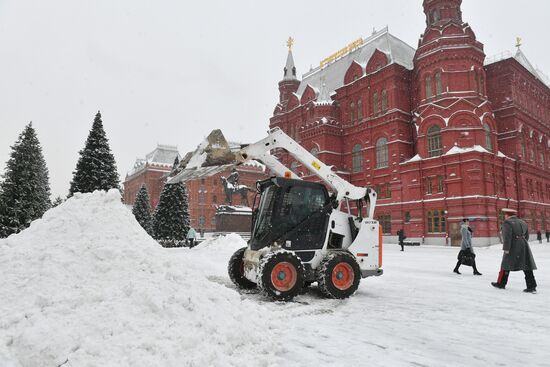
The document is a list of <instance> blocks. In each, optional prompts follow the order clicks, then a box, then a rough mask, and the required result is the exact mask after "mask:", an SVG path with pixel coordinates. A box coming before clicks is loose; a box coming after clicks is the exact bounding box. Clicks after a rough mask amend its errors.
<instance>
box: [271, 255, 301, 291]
mask: <svg viewBox="0 0 550 367" xmlns="http://www.w3.org/2000/svg"><path fill="white" fill-rule="evenodd" d="M297 278H298V272H297V271H296V267H295V266H294V265H292V264H291V263H289V262H286V261H285V262H280V263H278V264H277V265H275V266H274V267H273V270H271V284H273V286H274V287H275V289H276V290H278V291H279V292H286V291H288V290H290V289H292V287H294V286H295V285H296V280H297Z"/></svg>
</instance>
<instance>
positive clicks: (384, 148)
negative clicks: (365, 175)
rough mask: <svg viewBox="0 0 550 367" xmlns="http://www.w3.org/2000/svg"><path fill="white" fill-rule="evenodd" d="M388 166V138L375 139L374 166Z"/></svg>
mask: <svg viewBox="0 0 550 367" xmlns="http://www.w3.org/2000/svg"><path fill="white" fill-rule="evenodd" d="M387 166H388V139H386V138H380V139H378V140H377V141H376V168H384V167H387Z"/></svg>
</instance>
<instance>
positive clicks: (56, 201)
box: [52, 196, 65, 208]
mask: <svg viewBox="0 0 550 367" xmlns="http://www.w3.org/2000/svg"><path fill="white" fill-rule="evenodd" d="M64 201H65V200H63V198H62V197H61V196H58V197H56V198H55V199H54V201H52V208H55V207H56V206H59V205H61V204H63V202H64Z"/></svg>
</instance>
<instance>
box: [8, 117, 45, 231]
mask: <svg viewBox="0 0 550 367" xmlns="http://www.w3.org/2000/svg"><path fill="white" fill-rule="evenodd" d="M11 148H12V152H11V155H10V159H9V160H8V162H7V164H6V170H5V172H4V175H3V181H2V182H1V183H0V237H7V236H9V235H11V234H13V233H18V232H21V231H22V230H23V229H25V228H27V227H28V226H29V225H30V224H31V222H32V221H33V220H35V219H38V218H40V217H42V215H43V214H44V213H45V212H46V210H48V209H49V208H50V206H51V202H50V182H49V177H48V168H47V167H46V161H45V160H44V156H43V155H42V147H41V146H40V142H39V141H38V137H37V136H36V131H35V130H34V128H33V127H32V122H31V123H29V124H28V125H27V126H26V127H25V129H24V130H23V132H22V133H21V135H19V138H18V139H17V141H16V142H15V144H14V145H13V146H12V147H11Z"/></svg>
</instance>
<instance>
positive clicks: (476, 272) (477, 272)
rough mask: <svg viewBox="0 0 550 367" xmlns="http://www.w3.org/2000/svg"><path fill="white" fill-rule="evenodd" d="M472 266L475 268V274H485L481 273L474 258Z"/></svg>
mask: <svg viewBox="0 0 550 367" xmlns="http://www.w3.org/2000/svg"><path fill="white" fill-rule="evenodd" d="M472 267H473V268H474V275H483V274H481V273H480V272H479V271H478V270H477V267H476V262H475V260H474V263H473V265H472Z"/></svg>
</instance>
